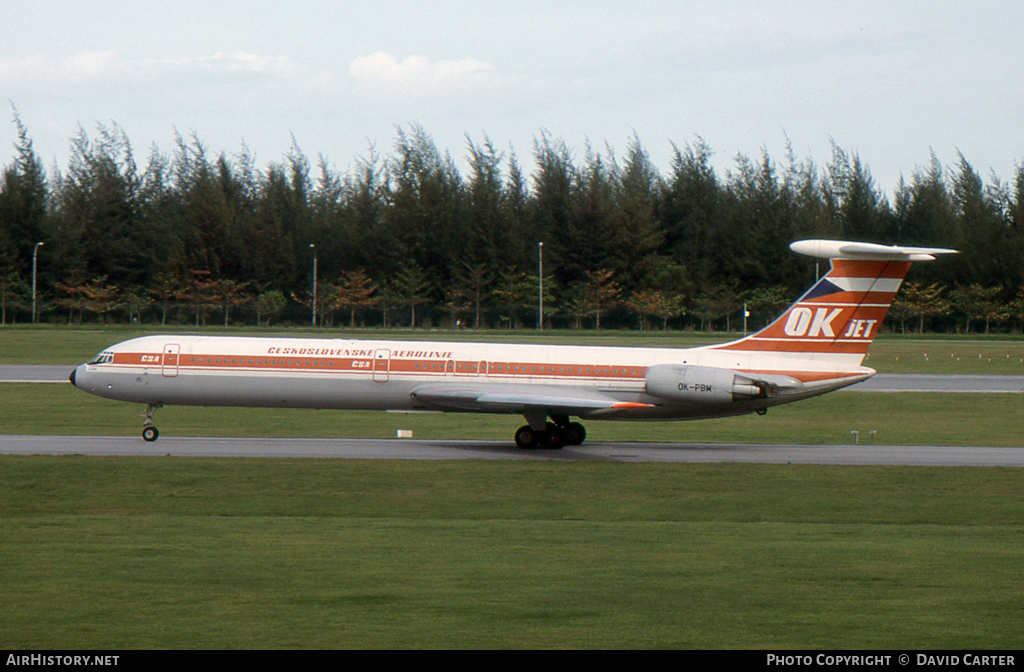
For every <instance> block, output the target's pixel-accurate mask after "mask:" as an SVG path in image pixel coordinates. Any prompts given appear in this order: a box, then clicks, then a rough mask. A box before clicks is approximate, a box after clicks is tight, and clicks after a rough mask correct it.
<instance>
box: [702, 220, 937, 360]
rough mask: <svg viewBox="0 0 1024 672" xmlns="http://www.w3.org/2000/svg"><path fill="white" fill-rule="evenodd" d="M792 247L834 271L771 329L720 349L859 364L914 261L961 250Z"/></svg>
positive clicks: (826, 243) (824, 244)
mask: <svg viewBox="0 0 1024 672" xmlns="http://www.w3.org/2000/svg"><path fill="white" fill-rule="evenodd" d="M790 249H792V250H793V251H794V252H799V253H800V254H806V255H809V256H814V257H822V258H825V259H829V260H830V261H831V269H830V270H829V272H828V273H827V274H825V276H824V277H823V278H821V279H820V280H818V282H816V283H815V284H814V286H813V287H811V288H810V290H808V291H807V292H806V293H805V294H804V295H803V296H801V297H800V298H799V299H797V301H796V303H794V304H793V305H792V306H790V307H789V308H788V309H787V310H786V311H785V312H784V313H782V315H780V316H779V317H778V318H777V319H776V320H775V321H774V322H772V323H771V324H769V325H768V326H767V327H765V328H764V329H762V330H761V331H759V332H757V333H756V334H753V335H752V336H748V337H747V338H744V339H741V340H739V341H734V342H732V343H726V344H723V345H720V346H716V348H715V349H722V350H737V351H747V352H763V353H779V354H780V355H782V357H783V358H786V359H788V358H789V357H787V354H790V353H792V354H796V355H799V356H801V357H808V358H811V359H814V360H816V361H818V362H822V361H823V360H824V361H829V360H831V361H833V362H834V363H835V364H837V365H841V366H843V367H855V366H859V365H860V363H861V361H863V359H864V355H866V354H867V351H868V346H869V345H871V341H872V340H874V337H875V334H877V333H878V328H879V327H880V326H881V324H882V320H883V319H885V315H886V313H887V312H888V311H889V306H890V305H892V300H893V298H894V297H895V296H896V292H897V290H899V288H900V283H901V282H902V281H903V277H904V276H905V275H906V273H907V270H908V269H909V268H910V262H912V261H931V260H934V259H935V256H934V255H936V254H950V253H955V252H956V250H946V249H940V248H921V247H897V246H892V247H890V246H886V245H875V244H872V243H853V242H846V241H838V240H802V241H799V242H796V243H793V244H792V245H790ZM782 353H786V354H782Z"/></svg>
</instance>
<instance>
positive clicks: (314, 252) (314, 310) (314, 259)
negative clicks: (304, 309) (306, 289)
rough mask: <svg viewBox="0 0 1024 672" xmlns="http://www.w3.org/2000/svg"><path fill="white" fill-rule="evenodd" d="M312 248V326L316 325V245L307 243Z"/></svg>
mask: <svg viewBox="0 0 1024 672" xmlns="http://www.w3.org/2000/svg"><path fill="white" fill-rule="evenodd" d="M309 247H310V248H311V249H312V250H313V326H314V327H315V326H316V245H314V244H313V243H310V244H309Z"/></svg>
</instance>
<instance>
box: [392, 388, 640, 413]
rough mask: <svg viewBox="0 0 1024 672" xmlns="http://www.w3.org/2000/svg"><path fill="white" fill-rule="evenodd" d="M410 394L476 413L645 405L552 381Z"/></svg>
mask: <svg viewBox="0 0 1024 672" xmlns="http://www.w3.org/2000/svg"><path fill="white" fill-rule="evenodd" d="M410 394H411V396H412V397H413V398H414V399H416V400H417V401H418V402H420V403H422V404H424V405H425V406H427V407H429V408H433V409H437V410H442V411H469V412H477V413H519V414H523V413H528V412H531V411H544V412H545V413H547V414H548V415H575V416H583V417H586V416H588V415H593V414H595V413H601V414H604V413H607V412H611V411H615V410H618V409H621V408H635V407H637V406H648V404H640V403H638V402H629V401H623V400H621V399H616V398H615V397H612V396H610V395H607V394H603V393H601V392H598V391H596V390H588V389H582V388H573V387H563V386H555V385H487V384H476V385H455V384H442V385H424V386H421V387H417V388H416V389H414V390H413V391H412V392H411V393H410Z"/></svg>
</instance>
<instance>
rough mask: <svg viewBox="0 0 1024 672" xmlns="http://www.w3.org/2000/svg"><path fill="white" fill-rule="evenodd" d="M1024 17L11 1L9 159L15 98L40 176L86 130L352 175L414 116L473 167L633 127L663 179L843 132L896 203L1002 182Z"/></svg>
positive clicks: (307, 0) (1017, 143)
mask: <svg viewBox="0 0 1024 672" xmlns="http://www.w3.org/2000/svg"><path fill="white" fill-rule="evenodd" d="M1022 26H1024V4H1022V3H1019V2H1004V1H1001V0H1000V1H990V2H986V1H984V0H982V1H980V2H975V3H964V2H951V1H946V0H928V1H914V0H901V1H900V2H893V1H892V0H888V1H885V2H876V1H873V0H869V1H864V2H832V1H829V0H816V1H807V2H804V1H797V0H792V1H789V2H780V1H773V0H765V1H761V2H733V1H729V0H724V1H722V0H716V1H710V0H709V1H706V2H705V1H687V0H677V1H662V0H635V1H633V2H621V1H618V2H611V1H604V0H590V1H577V0H561V1H559V2H551V1H550V0H547V1H543V2H541V1H532V0H530V1H523V2H517V1H516V0H503V1H500V2H492V1H490V0H447V1H446V2H444V3H433V2H423V1H413V0H375V2H365V1H363V2H347V1H337V0H335V1H326V0H290V1H289V2H287V3H285V2H262V1H257V0H247V1H244V2H235V1H220V2H218V1H217V0H197V1H193V0H164V1H163V2H161V3H149V2H138V1H137V0H132V1H123V0H109V1H100V0H69V1H64V0H33V1H32V2H25V1H24V0H14V1H12V0H0V164H3V165H9V164H10V163H11V161H12V160H13V157H14V147H13V144H14V142H15V141H16V139H17V136H16V130H15V126H14V123H13V112H12V109H11V105H13V106H14V107H16V108H17V110H18V113H19V114H20V117H21V120H22V122H23V123H24V124H25V126H26V127H27V128H28V131H29V136H30V138H31V139H32V141H33V143H34V148H35V150H36V152H37V153H38V154H39V156H40V157H41V158H42V160H43V162H44V164H45V165H46V166H47V169H48V170H50V169H52V167H53V166H55V165H56V166H58V167H60V168H61V169H63V168H65V167H66V165H67V159H68V157H69V155H70V142H69V140H70V138H72V137H74V136H77V135H78V134H79V131H80V129H84V130H85V131H86V133H87V134H89V135H90V136H92V137H94V136H95V135H96V131H97V125H98V124H103V125H106V126H110V125H111V124H113V123H116V124H117V125H119V126H120V127H121V128H122V129H123V130H124V131H125V133H126V134H127V136H128V138H129V139H130V140H131V142H132V146H133V148H134V152H135V157H136V161H137V162H138V163H139V164H144V163H145V160H146V158H147V157H148V155H149V153H150V151H151V149H152V147H154V146H156V147H157V148H158V149H159V150H160V151H163V152H165V153H170V152H171V151H172V150H173V148H174V142H175V140H174V139H175V134H176V133H179V134H181V135H183V136H190V135H192V134H195V136H196V137H198V138H199V139H200V140H201V141H202V142H203V144H204V145H205V146H206V147H207V149H208V150H209V151H211V152H212V153H213V154H219V153H221V152H225V153H227V154H229V155H236V154H238V153H240V152H241V151H242V147H243V143H244V146H245V147H247V148H248V150H249V151H250V152H251V153H253V154H255V157H256V164H257V166H260V167H265V166H266V165H267V164H269V163H272V162H280V161H282V160H283V159H284V157H285V155H286V154H287V153H288V151H289V149H290V147H291V146H292V142H293V138H294V141H295V143H297V145H298V147H299V148H300V149H301V150H302V151H303V152H305V153H306V154H307V155H309V156H310V157H311V158H312V159H313V161H314V163H315V162H316V160H317V157H318V156H320V155H322V156H324V157H325V158H326V159H327V160H328V162H329V163H331V164H332V165H333V166H334V167H335V168H336V169H338V170H342V171H344V170H348V169H350V168H351V167H352V166H354V165H355V162H356V160H357V158H360V157H366V156H368V154H369V151H370V148H371V147H375V148H376V150H377V152H378V153H381V154H384V155H387V154H388V153H389V152H390V151H391V149H392V148H393V146H394V142H395V137H396V128H398V127H403V128H407V129H408V128H409V127H410V125H412V124H418V125H420V126H421V127H422V128H423V129H424V130H425V131H426V133H427V134H428V135H430V136H431V137H432V138H433V140H434V142H435V143H436V145H437V146H438V148H439V149H440V150H441V151H442V152H443V151H448V152H450V153H451V155H452V157H453V158H455V159H456V162H457V164H458V165H460V166H461V167H463V168H464V167H465V161H464V157H465V155H466V154H467V150H466V147H467V138H468V139H471V140H472V141H473V142H475V143H480V142H482V141H483V140H484V138H485V135H486V137H487V138H489V139H490V141H491V142H492V143H493V144H494V145H495V147H496V148H498V149H499V150H502V151H504V152H506V155H508V154H509V153H511V152H513V151H514V153H515V154H516V156H517V159H518V161H519V163H520V165H521V166H522V167H523V168H524V170H525V171H526V172H528V173H529V172H532V170H533V151H534V142H535V139H537V138H539V137H540V135H541V133H542V132H548V133H550V134H551V136H552V137H554V138H556V139H561V140H564V141H565V142H566V144H567V145H568V146H569V147H570V149H571V150H572V151H573V155H574V156H575V157H576V158H577V159H582V157H583V156H584V155H585V153H586V148H587V146H588V144H589V146H591V147H593V148H594V150H595V151H599V152H604V151H605V150H606V148H611V149H612V150H614V152H615V153H616V155H617V156H619V157H622V156H624V155H625V154H626V152H627V149H628V144H629V142H630V140H631V138H633V137H634V136H635V137H637V138H638V139H639V140H640V142H641V143H642V145H643V147H644V148H645V149H646V150H647V151H648V153H649V154H650V156H651V159H652V161H653V162H654V163H655V165H656V166H657V167H658V168H659V170H661V172H662V173H663V174H667V173H668V172H669V170H670V167H671V158H672V153H673V143H674V144H675V145H676V146H678V147H680V148H685V146H686V145H687V144H688V143H690V144H692V143H694V142H696V141H697V139H698V138H701V139H703V141H704V142H705V143H706V144H707V145H708V146H709V147H710V148H711V149H712V150H713V151H714V157H713V162H714V165H715V167H716V168H717V169H718V171H719V173H720V174H721V175H724V174H725V171H726V170H729V169H730V168H735V165H736V164H735V158H736V156H737V154H743V155H745V156H747V157H751V158H753V159H759V157H760V156H761V154H762V152H764V151H766V152H767V153H768V155H769V156H770V157H772V158H773V159H775V160H776V161H777V162H780V163H784V162H785V160H786V151H787V145H789V146H791V147H792V149H793V151H794V153H795V154H796V156H797V158H799V159H812V160H813V161H814V162H815V163H816V164H817V165H818V166H819V167H822V166H824V165H826V164H827V163H828V162H829V160H830V158H831V152H832V150H831V147H832V143H833V142H834V143H835V144H836V145H837V146H839V147H840V148H842V149H843V150H845V151H846V152H848V153H850V154H854V153H855V154H857V155H858V156H859V157H860V159H861V161H862V163H864V164H865V165H867V167H868V168H869V169H870V170H871V173H872V175H873V177H874V179H875V182H876V184H877V185H878V186H879V188H881V189H882V190H883V191H885V192H886V193H888V194H891V191H892V189H893V188H894V187H895V186H896V184H897V182H898V180H899V179H900V177H901V176H903V177H904V178H905V179H908V180H909V179H910V178H911V176H912V174H913V173H914V171H915V170H916V169H918V168H920V167H923V166H927V165H928V164H929V162H930V157H931V154H932V153H933V152H934V154H935V155H936V156H937V157H938V159H939V160H940V161H941V162H942V163H943V165H945V166H947V167H950V168H954V169H955V167H956V166H957V164H958V162H959V156H960V154H962V155H963V156H964V157H965V158H966V159H967V160H968V161H969V162H970V163H971V164H972V166H973V167H974V168H975V170H977V171H978V172H979V173H980V174H981V175H982V177H983V178H984V179H986V181H989V180H990V179H991V176H992V175H993V174H995V175H996V176H997V177H999V178H1000V179H1002V180H1003V181H1008V180H1010V179H1011V178H1012V176H1013V172H1014V170H1015V166H1016V165H1017V164H1020V163H1021V162H1022V160H1024V137H1022V133H1021V130H1022V122H1024V86H1022V85H1021V82H1024V49H1022V48H1021V45H1020V29H1021V27H1022ZM5 150H6V151H5Z"/></svg>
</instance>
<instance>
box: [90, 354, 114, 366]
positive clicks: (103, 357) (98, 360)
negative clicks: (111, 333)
mask: <svg viewBox="0 0 1024 672" xmlns="http://www.w3.org/2000/svg"><path fill="white" fill-rule="evenodd" d="M112 361H114V353H112V352H101V353H100V354H98V355H96V357H95V359H93V360H92V361H91V362H89V363H90V364H109V363H110V362H112Z"/></svg>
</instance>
